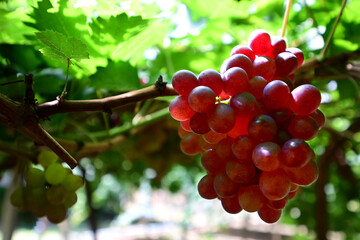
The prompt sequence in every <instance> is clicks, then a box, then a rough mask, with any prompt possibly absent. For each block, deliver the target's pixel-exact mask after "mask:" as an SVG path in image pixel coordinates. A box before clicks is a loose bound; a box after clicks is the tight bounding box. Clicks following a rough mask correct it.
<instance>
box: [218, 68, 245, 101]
mask: <svg viewBox="0 0 360 240" xmlns="http://www.w3.org/2000/svg"><path fill="white" fill-rule="evenodd" d="M222 81H223V90H224V92H225V93H226V94H227V95H229V96H234V95H236V94H237V93H240V92H245V91H246V89H247V87H248V85H249V83H248V81H249V79H248V75H247V73H246V72H245V70H244V69H242V68H239V67H233V68H230V69H229V70H227V71H226V72H225V73H224V75H223V78H222Z"/></svg>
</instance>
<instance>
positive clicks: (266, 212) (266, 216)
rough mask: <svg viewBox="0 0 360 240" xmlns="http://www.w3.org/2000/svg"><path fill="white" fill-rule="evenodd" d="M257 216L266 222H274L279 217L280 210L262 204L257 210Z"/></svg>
mask: <svg viewBox="0 0 360 240" xmlns="http://www.w3.org/2000/svg"><path fill="white" fill-rule="evenodd" d="M258 214H259V217H260V218H261V219H262V220H263V221H264V222H266V223H275V222H277V221H278V220H279V219H280V216H281V210H278V209H273V208H271V207H269V206H267V205H264V206H263V207H261V208H260V209H259V210H258Z"/></svg>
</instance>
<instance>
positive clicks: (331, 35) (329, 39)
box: [320, 0, 347, 59]
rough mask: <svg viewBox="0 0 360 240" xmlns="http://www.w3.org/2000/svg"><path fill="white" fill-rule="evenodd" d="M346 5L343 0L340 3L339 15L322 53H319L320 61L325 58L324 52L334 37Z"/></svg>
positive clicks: (345, 1) (345, 0)
mask: <svg viewBox="0 0 360 240" xmlns="http://www.w3.org/2000/svg"><path fill="white" fill-rule="evenodd" d="M346 3H347V0H343V1H342V4H341V8H340V12H339V14H338V16H337V18H336V20H335V23H334V26H333V27H332V29H331V32H330V35H329V37H328V39H327V40H326V43H325V46H324V48H323V49H322V51H321V53H320V57H321V59H322V58H324V57H325V54H326V51H327V50H328V48H329V45H330V42H331V39H332V38H333V36H334V33H335V30H336V27H337V25H338V23H339V22H340V18H341V16H342V14H343V12H344V9H345V6H346Z"/></svg>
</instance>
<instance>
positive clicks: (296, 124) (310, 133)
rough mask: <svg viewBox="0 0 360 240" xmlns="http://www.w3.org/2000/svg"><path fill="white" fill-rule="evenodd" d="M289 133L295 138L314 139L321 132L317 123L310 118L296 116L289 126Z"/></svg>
mask: <svg viewBox="0 0 360 240" xmlns="http://www.w3.org/2000/svg"><path fill="white" fill-rule="evenodd" d="M288 129H289V132H290V134H291V136H293V138H300V139H303V140H310V139H313V138H314V137H315V136H316V134H317V133H318V131H319V126H318V124H317V122H316V121H315V120H314V119H313V118H312V117H310V116H300V115H298V116H295V117H294V118H293V119H292V120H291V122H290V124H289V128H288Z"/></svg>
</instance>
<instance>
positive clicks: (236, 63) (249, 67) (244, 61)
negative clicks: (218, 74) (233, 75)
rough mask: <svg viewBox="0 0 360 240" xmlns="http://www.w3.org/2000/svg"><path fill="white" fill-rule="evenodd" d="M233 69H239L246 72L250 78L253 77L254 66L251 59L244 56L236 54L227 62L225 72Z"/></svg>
mask: <svg viewBox="0 0 360 240" xmlns="http://www.w3.org/2000/svg"><path fill="white" fill-rule="evenodd" d="M232 67H239V68H242V69H244V70H245V72H246V73H247V75H248V77H251V76H252V74H253V64H252V61H251V60H250V58H248V57H247V56H246V55H244V54H235V55H232V56H231V57H229V58H228V60H226V64H225V71H227V70H229V69H230V68H232Z"/></svg>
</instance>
